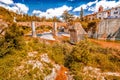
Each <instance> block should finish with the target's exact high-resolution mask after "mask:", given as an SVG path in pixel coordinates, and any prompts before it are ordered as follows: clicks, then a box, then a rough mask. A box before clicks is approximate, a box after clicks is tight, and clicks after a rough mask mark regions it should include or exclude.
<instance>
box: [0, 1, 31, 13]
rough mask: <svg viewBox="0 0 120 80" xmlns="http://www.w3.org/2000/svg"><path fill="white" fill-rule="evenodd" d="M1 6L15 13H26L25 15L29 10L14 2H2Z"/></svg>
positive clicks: (0, 2) (23, 5)
mask: <svg viewBox="0 0 120 80" xmlns="http://www.w3.org/2000/svg"><path fill="white" fill-rule="evenodd" d="M11 5H12V6H11ZM0 6H1V7H4V8H6V9H8V10H10V11H13V12H18V13H25V14H26V13H27V12H28V10H29V8H28V7H27V6H26V5H25V4H22V3H14V1H13V0H0Z"/></svg>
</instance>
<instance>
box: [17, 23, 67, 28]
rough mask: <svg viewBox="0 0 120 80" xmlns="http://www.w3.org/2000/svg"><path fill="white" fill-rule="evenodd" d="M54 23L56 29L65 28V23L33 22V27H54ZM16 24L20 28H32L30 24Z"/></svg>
mask: <svg viewBox="0 0 120 80" xmlns="http://www.w3.org/2000/svg"><path fill="white" fill-rule="evenodd" d="M55 23H57V27H61V26H62V27H65V28H67V23H64V22H34V24H35V27H40V26H50V27H54V25H55ZM17 24H18V25H21V26H28V27H31V26H32V22H17Z"/></svg>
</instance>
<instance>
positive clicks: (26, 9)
mask: <svg viewBox="0 0 120 80" xmlns="http://www.w3.org/2000/svg"><path fill="white" fill-rule="evenodd" d="M15 5H16V7H18V8H19V10H20V11H21V12H22V13H27V12H28V10H29V8H28V7H27V6H26V5H24V4H21V3H15Z"/></svg>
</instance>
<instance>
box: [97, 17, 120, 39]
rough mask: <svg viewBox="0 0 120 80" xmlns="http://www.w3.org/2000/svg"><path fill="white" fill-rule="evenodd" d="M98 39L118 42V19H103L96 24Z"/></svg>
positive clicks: (119, 32)
mask: <svg viewBox="0 0 120 80" xmlns="http://www.w3.org/2000/svg"><path fill="white" fill-rule="evenodd" d="M97 37H98V39H104V40H106V39H109V40H120V19H105V20H102V21H101V22H100V23H99V24H98V31H97Z"/></svg>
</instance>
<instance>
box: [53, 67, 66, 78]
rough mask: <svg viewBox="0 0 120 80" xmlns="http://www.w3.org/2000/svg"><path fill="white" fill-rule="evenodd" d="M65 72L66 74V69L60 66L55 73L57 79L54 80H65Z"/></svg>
mask: <svg viewBox="0 0 120 80" xmlns="http://www.w3.org/2000/svg"><path fill="white" fill-rule="evenodd" d="M66 72H67V69H66V68H65V67H63V66H62V67H61V68H60V70H59V71H58V72H57V77H56V79H55V80H67V75H66Z"/></svg>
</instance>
